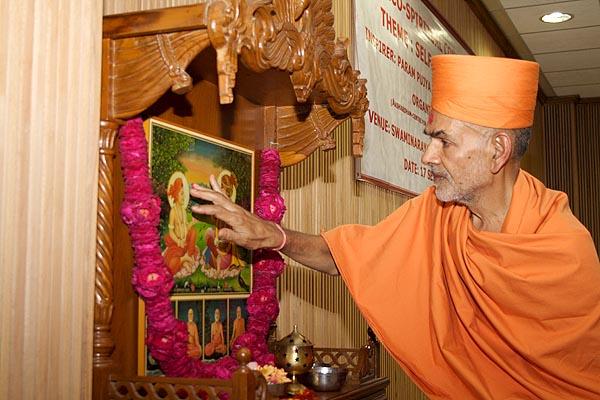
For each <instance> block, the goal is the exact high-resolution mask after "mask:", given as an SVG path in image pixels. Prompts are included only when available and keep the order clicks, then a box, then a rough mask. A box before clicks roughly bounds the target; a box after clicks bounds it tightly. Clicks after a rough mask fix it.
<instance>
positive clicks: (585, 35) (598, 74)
mask: <svg viewBox="0 0 600 400" xmlns="http://www.w3.org/2000/svg"><path fill="white" fill-rule="evenodd" d="M481 1H482V3H483V4H484V5H485V7H486V8H487V10H488V11H489V13H490V15H491V16H492V18H493V19H494V20H495V21H496V23H497V24H498V26H499V27H500V29H501V30H502V31H503V33H504V34H505V36H506V38H507V39H508V40H509V41H510V43H511V44H512V46H513V47H514V48H515V50H516V51H517V53H518V54H519V55H520V56H521V58H523V59H526V60H534V61H537V62H538V63H540V66H541V70H542V75H543V76H542V77H541V79H540V86H541V88H542V90H543V92H544V94H545V95H546V96H571V95H578V96H580V97H582V98H583V97H600V0H575V1H564V0H562V1H561V0H558V1H556V0H554V1H552V0H481ZM553 11H562V12H565V13H569V14H571V15H573V18H572V19H571V20H570V21H567V22H563V23H560V24H547V23H544V22H542V21H541V20H540V17H541V16H542V15H544V14H547V13H551V12H553Z"/></svg>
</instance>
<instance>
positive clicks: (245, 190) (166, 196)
mask: <svg viewBox="0 0 600 400" xmlns="http://www.w3.org/2000/svg"><path fill="white" fill-rule="evenodd" d="M144 127H145V130H146V135H147V138H148V148H149V164H150V165H149V166H150V173H151V178H152V184H153V187H154V191H155V193H156V194H157V195H158V196H159V197H160V199H161V213H160V222H159V231H160V247H161V251H162V255H163V259H164V261H165V265H166V266H167V268H168V269H169V270H170V271H171V274H172V275H173V278H174V281H175V285H174V287H173V290H172V292H171V302H172V304H173V312H174V315H175V316H176V318H177V319H179V320H181V321H184V322H185V323H186V324H187V328H188V335H189V336H188V344H187V355H188V356H189V357H193V358H198V359H202V360H206V361H211V360H217V359H219V358H221V357H223V356H225V355H228V354H229V353H230V347H231V343H232V341H233V340H234V339H235V338H236V337H237V336H239V335H240V334H241V333H243V332H244V331H245V326H246V319H247V312H246V298H247V297H248V296H249V295H250V293H252V253H251V252H250V251H248V250H246V249H244V248H241V247H237V246H236V245H235V244H233V243H231V242H227V241H222V240H220V239H219V230H220V229H222V228H224V227H226V225H224V224H223V223H222V222H221V221H219V220H216V219H214V218H212V217H207V216H201V215H195V214H192V212H191V207H192V205H194V204H197V203H196V201H195V199H193V198H191V197H190V187H191V185H192V184H197V185H201V186H205V187H210V182H209V177H210V176H211V175H213V176H214V177H215V178H216V180H217V182H218V183H219V185H220V187H221V190H222V191H223V193H225V194H226V195H227V196H229V197H230V198H231V200H232V201H234V202H235V203H236V204H238V205H240V206H241V207H243V208H245V209H246V210H248V211H250V212H252V211H253V204H254V177H255V170H254V168H255V154H254V151H253V150H251V149H248V148H244V147H242V146H238V145H236V144H233V143H231V142H228V141H225V140H221V139H217V138H214V137H211V136H208V135H205V134H203V133H201V132H196V131H193V130H190V129H187V128H184V127H181V126H178V125H175V124H172V123H169V122H166V121H162V120H160V119H155V118H152V119H149V120H147V121H146V122H145V124H144ZM139 304H140V305H139V320H138V355H139V356H138V374H140V375H162V371H161V370H160V367H159V366H158V363H157V362H156V361H155V360H153V359H152V357H151V355H150V354H149V353H148V350H147V348H146V345H145V337H146V318H145V310H144V304H143V302H142V301H141V300H140V303H139Z"/></svg>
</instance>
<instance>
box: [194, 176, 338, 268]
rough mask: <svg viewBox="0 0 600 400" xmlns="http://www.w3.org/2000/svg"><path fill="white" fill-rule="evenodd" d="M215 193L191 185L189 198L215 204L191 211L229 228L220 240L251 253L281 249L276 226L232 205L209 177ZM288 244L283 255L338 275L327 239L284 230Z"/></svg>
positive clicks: (214, 180)
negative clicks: (208, 216) (214, 219)
mask: <svg viewBox="0 0 600 400" xmlns="http://www.w3.org/2000/svg"><path fill="white" fill-rule="evenodd" d="M210 184H211V186H212V188H213V189H212V190H211V189H208V188H204V187H202V186H199V185H192V188H191V189H190V195H192V197H195V198H198V199H202V200H206V201H209V202H211V203H212V204H202V205H194V206H193V207H192V211H193V212H195V213H198V214H203V215H212V216H214V217H215V218H217V219H220V220H221V221H223V222H225V223H226V224H227V225H229V228H222V229H219V240H229V241H232V242H234V243H235V244H237V245H239V246H242V247H245V248H247V249H250V250H256V249H261V248H267V249H273V248H277V247H278V246H280V245H281V243H282V242H283V240H284V237H283V234H282V233H281V231H280V230H279V228H278V227H277V226H276V225H275V223H273V222H270V221H265V220H263V219H261V218H259V217H257V216H256V215H254V214H252V213H250V212H248V211H247V210H245V209H244V208H242V207H240V206H238V205H237V204H235V203H234V202H232V201H231V200H230V199H229V198H228V197H227V196H225V195H224V194H223V193H221V191H220V188H219V184H218V183H217V181H216V179H215V178H214V176H211V177H210ZM285 232H286V236H287V241H286V244H285V246H284V247H283V249H282V250H281V252H282V253H284V254H285V255H287V256H288V257H290V258H292V259H293V260H295V261H297V262H299V263H300V264H303V265H306V266H307V267H310V268H312V269H314V270H317V271H321V272H325V273H327V274H331V275H337V274H338V270H337V267H336V266H335V262H334V261H333V257H332V256H331V252H330V251H329V247H328V246H327V243H325V239H323V238H322V237H321V236H318V235H308V234H305V233H301V232H296V231H291V230H287V229H286V230H285Z"/></svg>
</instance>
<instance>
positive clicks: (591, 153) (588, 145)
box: [576, 100, 600, 250]
mask: <svg viewBox="0 0 600 400" xmlns="http://www.w3.org/2000/svg"><path fill="white" fill-rule="evenodd" d="M576 146H577V163H578V171H579V174H578V187H579V215H578V217H579V220H580V221H581V222H582V223H583V224H584V225H585V226H586V227H587V228H588V230H589V231H590V233H591V234H592V237H593V238H594V241H595V242H596V250H598V249H600V100H596V101H593V102H591V101H590V102H582V103H579V104H578V105H577V136H576Z"/></svg>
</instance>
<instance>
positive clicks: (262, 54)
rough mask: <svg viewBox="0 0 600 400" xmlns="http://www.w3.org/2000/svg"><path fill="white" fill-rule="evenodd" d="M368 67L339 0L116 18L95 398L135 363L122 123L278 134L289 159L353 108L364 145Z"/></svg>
mask: <svg viewBox="0 0 600 400" xmlns="http://www.w3.org/2000/svg"><path fill="white" fill-rule="evenodd" d="M358 76H359V72H358V71H355V70H354V69H352V67H351V65H350V63H349V61H348V55H347V50H346V43H345V41H343V40H337V41H336V40H335V32H334V28H333V14H332V12H331V0H211V1H206V2H203V3H200V4H196V5H193V6H184V7H176V8H170V9H160V10H154V11H146V12H136V13H130V14H122V15H115V16H108V17H105V19H104V26H103V40H102V100H101V116H100V119H101V120H100V140H99V155H100V163H99V176H98V219H97V253H96V254H97V262H96V285H95V308H94V344H93V345H94V355H93V370H94V382H93V384H94V398H95V399H104V398H107V396H108V386H109V385H108V383H109V375H111V374H113V375H114V374H118V375H127V376H134V375H135V374H136V362H137V356H136V353H137V350H136V342H137V332H136V331H137V323H136V321H137V317H138V316H137V301H136V296H135V294H134V293H133V290H132V288H131V284H130V282H131V266H132V255H131V247H130V242H129V237H128V233H127V230H126V228H125V226H124V225H123V224H122V223H121V220H120V216H119V212H118V211H119V207H120V203H121V197H122V191H123V190H122V189H123V188H122V186H123V183H122V177H121V174H120V167H119V157H118V154H117V152H116V143H115V142H116V135H117V131H118V128H119V126H120V125H121V124H122V123H123V122H124V120H126V119H129V118H133V117H136V116H139V115H142V116H144V117H146V116H160V117H163V118H165V119H167V120H169V121H172V122H175V123H181V124H184V125H185V126H187V127H190V128H192V129H198V130H201V131H203V132H206V133H208V134H211V135H214V136H218V137H222V138H225V139H228V140H233V141H235V142H238V143H240V144H242V145H246V146H250V147H252V148H254V149H257V150H259V149H261V148H263V147H265V146H267V145H269V143H271V142H276V143H277V146H278V148H279V151H280V153H281V155H282V162H283V164H284V165H291V164H294V163H297V162H299V161H301V160H303V159H304V158H306V157H307V156H308V155H309V154H311V153H312V152H313V151H315V150H316V149H318V148H321V149H329V148H332V147H334V146H335V142H334V140H333V138H332V132H333V130H334V129H335V128H336V127H337V126H338V125H340V124H341V123H342V122H343V121H345V120H347V119H350V120H351V121H352V143H353V153H354V154H355V155H357V156H359V155H361V152H362V141H363V135H364V114H365V112H366V110H367V107H368V101H367V97H366V87H365V80H363V79H359V77H358ZM169 89H170V90H169ZM242 369H243V368H242ZM140 379H141V381H143V380H144V379H146V378H140ZM146 381H151V379H149V378H148V379H146ZM113 383H114V382H113ZM155 383H156V382H155ZM179 383H180V384H181V385H185V384H189V383H190V382H187V381H185V380H182V381H181V382H179ZM253 385H254V384H253ZM134 386H135V385H134ZM167 398H174V397H167ZM244 398H246V397H244ZM247 398H252V397H247Z"/></svg>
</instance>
